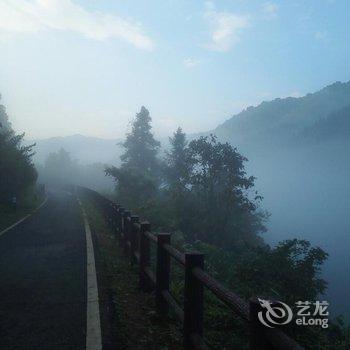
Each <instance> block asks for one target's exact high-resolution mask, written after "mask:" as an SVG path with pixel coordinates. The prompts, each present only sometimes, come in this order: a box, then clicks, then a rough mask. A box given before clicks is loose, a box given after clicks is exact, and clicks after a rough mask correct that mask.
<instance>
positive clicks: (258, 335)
mask: <svg viewBox="0 0 350 350" xmlns="http://www.w3.org/2000/svg"><path fill="white" fill-rule="evenodd" d="M260 311H262V312H265V311H266V310H265V311H264V309H263V307H262V306H261V305H260V303H259V300H258V298H250V299H249V320H250V324H249V327H250V330H249V331H250V341H249V348H250V350H269V349H271V345H270V344H269V343H268V341H267V339H266V337H265V335H264V329H265V327H264V325H263V324H262V323H261V322H260V321H259V318H258V314H259V312H260Z"/></svg>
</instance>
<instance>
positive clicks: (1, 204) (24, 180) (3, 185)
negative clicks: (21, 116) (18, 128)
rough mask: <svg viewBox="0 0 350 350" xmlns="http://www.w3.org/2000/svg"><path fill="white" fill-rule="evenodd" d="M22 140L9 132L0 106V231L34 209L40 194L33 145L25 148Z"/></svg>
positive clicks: (21, 137)
mask: <svg viewBox="0 0 350 350" xmlns="http://www.w3.org/2000/svg"><path fill="white" fill-rule="evenodd" d="M23 137H24V134H21V135H17V134H16V133H15V131H14V130H13V129H12V127H11V124H10V122H9V118H8V116H7V114H6V109H5V107H4V106H3V105H0V230H1V229H3V228H6V227H7V226H9V225H10V224H12V223H14V222H15V221H16V220H17V219H19V218H21V217H23V216H24V215H25V214H27V213H28V212H30V211H31V210H32V209H33V208H35V207H36V206H37V204H38V203H39V201H40V199H41V197H42V193H43V191H42V188H40V189H39V188H37V187H36V180H37V172H36V169H35V167H34V164H33V162H32V156H33V147H34V145H29V146H24V145H23Z"/></svg>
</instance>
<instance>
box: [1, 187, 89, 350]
mask: <svg viewBox="0 0 350 350" xmlns="http://www.w3.org/2000/svg"><path fill="white" fill-rule="evenodd" d="M85 332H86V246H85V231H84V226H83V221H82V216H81V213H80V208H79V206H78V204H77V201H76V200H75V198H74V197H73V196H70V195H69V194H67V193H55V194H53V195H51V196H50V197H49V200H48V202H47V203H46V205H45V206H44V207H42V208H41V209H40V210H39V211H38V212H37V213H35V214H34V215H33V216H32V217H30V218H29V219H27V221H25V222H24V223H22V224H20V225H19V226H17V227H16V228H14V229H13V230H11V231H9V232H7V233H6V234H5V235H3V236H1V237H0V349H1V350H12V349H16V350H19V349H21V350H22V349H23V350H24V349H25V350H34V349H35V350H56V349H57V350H58V349H59V350H66V349H74V350H79V349H85V337H86V334H85Z"/></svg>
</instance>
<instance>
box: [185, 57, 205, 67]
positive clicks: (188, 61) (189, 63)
mask: <svg viewBox="0 0 350 350" xmlns="http://www.w3.org/2000/svg"><path fill="white" fill-rule="evenodd" d="M200 63H201V61H200V60H198V59H196V58H191V57H188V58H185V59H184V60H183V64H184V66H185V67H186V68H194V67H197V66H198V65H199V64H200Z"/></svg>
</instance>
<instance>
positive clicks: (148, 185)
mask: <svg viewBox="0 0 350 350" xmlns="http://www.w3.org/2000/svg"><path fill="white" fill-rule="evenodd" d="M151 121H152V119H151V117H150V115H149V112H148V110H147V109H146V108H145V107H143V106H142V107H141V110H140V112H139V113H137V114H136V117H135V119H134V121H133V124H132V129H131V132H130V133H129V134H128V135H127V137H126V140H125V142H124V143H123V146H124V148H125V153H124V154H123V155H122V156H121V157H120V159H121V161H122V165H121V167H120V168H116V167H111V168H107V169H106V173H107V175H110V176H112V177H114V179H115V181H116V190H117V195H118V197H119V200H120V201H121V202H122V203H125V205H127V206H129V207H130V208H138V207H140V206H143V205H145V204H146V202H147V201H148V200H149V199H150V198H152V197H154V196H155V194H156V192H157V189H158V186H159V183H160V164H159V160H158V158H157V153H158V150H159V147H160V143H159V142H158V141H156V140H155V139H154V137H153V134H152V132H151V130H152V126H151Z"/></svg>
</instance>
